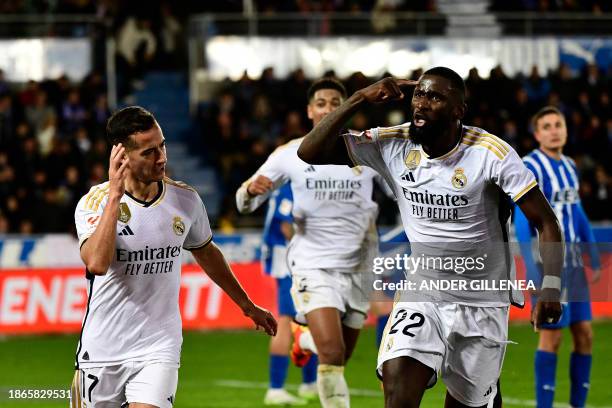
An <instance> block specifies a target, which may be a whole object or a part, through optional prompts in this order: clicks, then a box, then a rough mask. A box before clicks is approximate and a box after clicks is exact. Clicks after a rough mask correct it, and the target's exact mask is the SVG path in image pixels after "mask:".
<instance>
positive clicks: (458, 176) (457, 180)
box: [451, 167, 468, 189]
mask: <svg viewBox="0 0 612 408" xmlns="http://www.w3.org/2000/svg"><path fill="white" fill-rule="evenodd" d="M467 182H468V180H467V177H465V174H464V173H463V169H462V168H461V167H459V168H456V169H455V174H453V177H452V178H451V183H453V187H455V188H458V189H461V188H463V187H465V186H467Z"/></svg>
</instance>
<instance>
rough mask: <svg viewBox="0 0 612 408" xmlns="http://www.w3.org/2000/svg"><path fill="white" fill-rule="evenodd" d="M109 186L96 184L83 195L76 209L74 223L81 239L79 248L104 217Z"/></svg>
mask: <svg viewBox="0 0 612 408" xmlns="http://www.w3.org/2000/svg"><path fill="white" fill-rule="evenodd" d="M107 197H108V188H105V187H104V185H102V186H94V187H92V188H91V190H89V192H88V193H87V194H86V195H84V196H83V197H81V199H80V200H79V203H78V204H77V206H76V209H75V211H74V223H75V226H76V231H77V236H78V239H79V248H80V247H82V246H83V244H84V243H85V241H87V239H88V238H89V237H91V236H92V235H93V233H94V232H95V231H96V228H97V227H98V224H99V223H100V219H101V218H102V212H103V211H104V207H105V205H106V202H107Z"/></svg>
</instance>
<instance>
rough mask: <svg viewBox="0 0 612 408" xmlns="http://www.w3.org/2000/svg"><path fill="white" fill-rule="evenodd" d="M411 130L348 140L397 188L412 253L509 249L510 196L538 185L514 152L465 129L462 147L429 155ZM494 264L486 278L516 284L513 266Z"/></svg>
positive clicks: (360, 158)
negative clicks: (427, 248)
mask: <svg viewBox="0 0 612 408" xmlns="http://www.w3.org/2000/svg"><path fill="white" fill-rule="evenodd" d="M409 126H410V124H409V123H405V124H403V125H400V126H395V127H390V128H375V129H370V130H368V131H365V132H360V133H354V134H353V133H349V134H346V135H344V138H345V141H346V142H347V148H348V151H349V155H350V156H351V159H352V160H353V161H354V163H355V164H356V165H365V166H370V167H372V168H373V169H375V170H376V171H378V172H379V173H380V174H381V175H382V176H383V177H384V178H385V179H386V181H387V182H388V183H389V185H390V186H391V187H392V189H393V191H394V193H395V196H396V198H397V203H398V206H399V210H400V214H401V217H402V222H403V224H404V230H405V231H406V235H407V236H408V239H409V240H410V242H411V244H412V246H413V256H419V255H420V254H418V253H416V254H415V253H414V246H415V245H420V244H422V243H432V244H433V243H436V245H431V247H434V246H437V247H438V248H439V247H440V245H438V244H439V243H445V244H449V245H446V246H445V247H444V251H448V252H449V253H453V251H456V252H457V253H460V252H462V251H463V250H466V249H467V248H468V246H471V247H472V248H473V247H475V246H482V247H486V246H489V247H491V246H492V245H498V246H501V245H503V248H504V249H505V248H507V245H506V244H505V243H506V242H507V241H508V239H507V238H508V230H507V227H508V221H509V216H510V207H511V205H510V203H508V202H507V199H506V196H509V197H510V198H511V199H512V200H513V201H515V202H516V201H517V200H519V199H520V198H521V197H522V196H523V195H524V194H525V193H526V192H527V191H529V190H530V189H532V188H533V187H535V186H536V185H537V183H536V181H535V178H534V176H533V174H532V173H531V172H530V171H529V170H528V169H527V168H526V167H525V165H524V164H523V162H522V161H521V158H520V157H519V156H518V154H517V153H516V152H515V151H514V149H513V148H512V147H511V146H510V145H508V144H507V143H506V142H504V141H503V140H501V139H500V138H498V137H496V136H494V135H491V134H490V133H488V132H486V131H485V130H482V129H479V128H475V127H471V126H463V134H462V137H461V140H460V141H459V143H458V144H457V146H455V147H454V148H453V149H452V150H451V151H450V152H448V153H447V154H445V155H444V156H441V157H437V158H429V157H428V156H427V154H426V153H425V152H424V151H423V149H422V146H421V145H420V144H416V143H414V142H412V141H411V140H410V138H409V135H408V133H409ZM421 246H422V247H424V246H423V245H421ZM442 252H443V251H442V250H440V255H443V254H442ZM504 252H505V251H504ZM491 262H493V261H491ZM491 262H489V263H488V264H487V270H486V271H484V272H486V275H483V277H484V278H486V277H487V276H489V277H496V278H501V277H507V278H508V279H513V276H514V269H513V262H510V260H508V259H506V260H505V262H501V258H500V257H496V261H495V262H493V263H491ZM501 268H504V271H502V270H501ZM433 269H435V268H433ZM431 276H433V274H432V275H431ZM508 300H509V299H505V302H506V303H507V301H508ZM514 300H517V303H522V300H520V299H514ZM460 303H466V304H471V303H472V302H469V301H467V302H460ZM476 303H478V302H476ZM493 303H495V302H493ZM501 303H503V302H501ZM479 305H480V306H482V303H479Z"/></svg>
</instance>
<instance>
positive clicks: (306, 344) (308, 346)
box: [300, 330, 319, 354]
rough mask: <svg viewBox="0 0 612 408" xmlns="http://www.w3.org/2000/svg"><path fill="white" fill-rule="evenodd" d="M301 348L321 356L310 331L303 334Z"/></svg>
mask: <svg viewBox="0 0 612 408" xmlns="http://www.w3.org/2000/svg"><path fill="white" fill-rule="evenodd" d="M300 348H303V349H304V350H308V351H312V352H313V353H315V354H319V352H318V351H317V346H315V343H314V340H313V339H312V333H311V332H310V330H308V331H305V332H303V333H302V335H301V336H300Z"/></svg>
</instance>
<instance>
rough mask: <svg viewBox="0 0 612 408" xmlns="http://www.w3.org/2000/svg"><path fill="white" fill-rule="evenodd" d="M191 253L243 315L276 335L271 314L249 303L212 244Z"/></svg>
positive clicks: (248, 299)
mask: <svg viewBox="0 0 612 408" xmlns="http://www.w3.org/2000/svg"><path fill="white" fill-rule="evenodd" d="M191 253H192V254H193V257H194V258H195V260H196V261H197V263H198V265H200V266H201V267H202V269H204V271H206V274H207V275H208V276H209V277H210V278H211V279H212V280H213V282H215V283H216V284H217V285H218V286H219V287H220V288H221V289H222V290H223V291H224V292H225V293H227V294H228V296H229V297H230V298H231V299H232V300H233V301H234V303H236V304H237V305H238V306H239V307H240V309H242V312H243V313H244V315H245V316H247V317H249V318H250V319H251V320H253V322H254V323H255V325H256V327H257V328H258V329H259V328H260V327H261V328H263V329H264V331H265V332H266V333H268V334H269V335H271V336H274V335H276V328H277V324H276V320H275V319H274V317H273V316H272V313H270V312H269V311H267V310H265V309H262V308H261V307H259V306H257V305H256V304H254V303H253V302H252V301H251V299H250V298H249V296H248V295H247V293H246V292H245V291H244V289H243V288H242V286H241V285H240V282H238V279H236V276H235V275H234V273H233V272H232V270H231V268H230V266H229V264H228V263H227V261H226V260H225V257H224V256H223V253H222V252H221V250H220V249H219V247H217V246H216V245H215V243H214V242H210V243H209V244H208V245H205V246H204V247H202V248H198V249H194V250H192V251H191Z"/></svg>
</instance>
